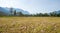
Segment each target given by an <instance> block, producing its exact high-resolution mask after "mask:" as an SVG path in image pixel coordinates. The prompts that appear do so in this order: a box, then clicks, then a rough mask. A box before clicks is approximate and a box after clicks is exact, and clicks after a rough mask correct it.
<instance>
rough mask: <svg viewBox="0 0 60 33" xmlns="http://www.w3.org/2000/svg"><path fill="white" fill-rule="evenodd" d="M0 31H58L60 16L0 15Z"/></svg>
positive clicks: (21, 32)
mask: <svg viewBox="0 0 60 33" xmlns="http://www.w3.org/2000/svg"><path fill="white" fill-rule="evenodd" d="M0 33H60V17H0Z"/></svg>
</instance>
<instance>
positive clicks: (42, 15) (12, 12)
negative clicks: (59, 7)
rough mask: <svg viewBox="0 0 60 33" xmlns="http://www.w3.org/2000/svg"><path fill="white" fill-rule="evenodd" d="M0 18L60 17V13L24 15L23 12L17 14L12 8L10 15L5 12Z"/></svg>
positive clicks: (1, 13) (0, 13)
mask: <svg viewBox="0 0 60 33" xmlns="http://www.w3.org/2000/svg"><path fill="white" fill-rule="evenodd" d="M0 16H20V17H60V13H59V14H57V13H54V12H50V13H44V14H43V13H37V14H29V15H28V14H23V13H22V12H17V11H16V10H13V8H10V14H5V13H4V12H1V11H0Z"/></svg>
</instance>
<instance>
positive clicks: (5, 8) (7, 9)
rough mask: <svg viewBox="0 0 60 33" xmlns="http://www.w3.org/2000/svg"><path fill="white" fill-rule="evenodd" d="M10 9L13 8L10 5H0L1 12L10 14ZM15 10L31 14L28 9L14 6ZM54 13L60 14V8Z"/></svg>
mask: <svg viewBox="0 0 60 33" xmlns="http://www.w3.org/2000/svg"><path fill="white" fill-rule="evenodd" d="M10 9H11V8H8V7H0V12H3V13H5V14H10V11H11V10H10ZM13 10H16V11H17V12H22V13H23V14H30V13H29V12H28V11H25V10H23V9H19V8H13ZM51 13H53V12H51ZM54 13H56V14H59V13H60V10H58V11H54ZM48 14H49V13H48Z"/></svg>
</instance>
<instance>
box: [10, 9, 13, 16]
mask: <svg viewBox="0 0 60 33" xmlns="http://www.w3.org/2000/svg"><path fill="white" fill-rule="evenodd" d="M10 13H11V14H10V15H11V16H12V15H13V8H10Z"/></svg>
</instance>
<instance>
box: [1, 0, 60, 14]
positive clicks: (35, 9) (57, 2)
mask: <svg viewBox="0 0 60 33" xmlns="http://www.w3.org/2000/svg"><path fill="white" fill-rule="evenodd" d="M0 7H9V8H10V7H13V8H20V9H23V10H26V11H28V12H30V13H40V12H41V13H46V12H52V11H57V10H60V0H0Z"/></svg>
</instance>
